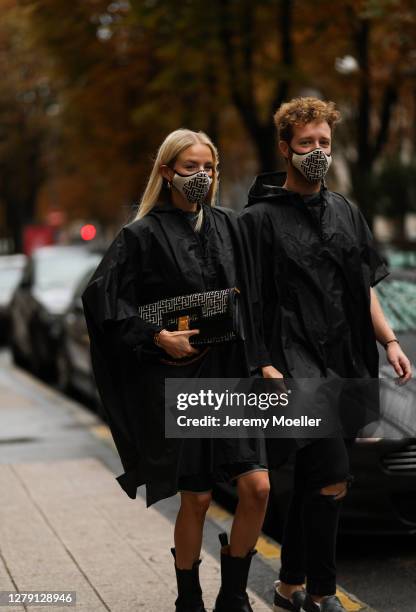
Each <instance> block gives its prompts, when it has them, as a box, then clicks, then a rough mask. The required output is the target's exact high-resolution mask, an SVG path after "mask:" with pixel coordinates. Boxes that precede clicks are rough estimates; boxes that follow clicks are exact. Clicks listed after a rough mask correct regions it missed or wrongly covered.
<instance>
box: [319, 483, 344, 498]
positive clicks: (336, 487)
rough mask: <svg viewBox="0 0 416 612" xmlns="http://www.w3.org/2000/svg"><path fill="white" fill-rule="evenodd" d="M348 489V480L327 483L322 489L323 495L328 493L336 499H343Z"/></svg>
mask: <svg viewBox="0 0 416 612" xmlns="http://www.w3.org/2000/svg"><path fill="white" fill-rule="evenodd" d="M347 491H348V483H347V481H346V480H344V481H342V482H337V483H335V484H330V485H327V486H326V487H322V489H321V490H320V494H321V495H328V496H330V497H332V499H334V500H340V499H343V498H344V497H345V496H346V494H347Z"/></svg>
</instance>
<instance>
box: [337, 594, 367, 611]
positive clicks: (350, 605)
mask: <svg viewBox="0 0 416 612" xmlns="http://www.w3.org/2000/svg"><path fill="white" fill-rule="evenodd" d="M337 596H338V597H339V599H340V601H341V603H342V605H343V606H344V608H345V609H346V610H347V612H359V610H364V609H365V608H363V606H362V604H361V603H360V602H358V601H355V600H354V599H351V597H349V596H348V595H346V593H343V592H342V591H340V590H339V589H337Z"/></svg>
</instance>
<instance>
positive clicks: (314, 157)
mask: <svg viewBox="0 0 416 612" xmlns="http://www.w3.org/2000/svg"><path fill="white" fill-rule="evenodd" d="M291 151H292V164H293V165H294V167H295V168H296V169H297V170H299V172H300V173H301V174H303V176H304V177H305V178H306V179H307V180H308V181H310V182H311V183H316V182H317V181H320V180H321V179H323V178H324V176H325V175H326V173H327V172H328V170H329V166H330V165H331V163H332V157H331V155H327V154H326V153H325V151H323V150H322V149H314V150H313V151H309V153H303V154H301V153H296V151H293V149H292V148H291Z"/></svg>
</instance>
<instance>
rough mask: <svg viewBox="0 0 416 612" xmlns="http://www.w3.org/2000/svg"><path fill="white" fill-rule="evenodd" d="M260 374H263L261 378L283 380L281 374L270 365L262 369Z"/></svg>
mask: <svg viewBox="0 0 416 612" xmlns="http://www.w3.org/2000/svg"><path fill="white" fill-rule="evenodd" d="M261 372H262V374H263V378H284V376H283V374H282V373H281V372H279V370H276V368H275V367H273V366H271V365H269V366H265V367H264V368H262V369H261Z"/></svg>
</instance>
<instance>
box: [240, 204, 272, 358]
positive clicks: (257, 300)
mask: <svg viewBox="0 0 416 612" xmlns="http://www.w3.org/2000/svg"><path fill="white" fill-rule="evenodd" d="M238 221H239V226H240V231H241V235H242V241H243V248H244V251H245V254H246V261H247V270H248V274H247V276H248V282H249V292H250V304H251V320H252V325H253V329H254V336H255V343H256V356H255V361H256V364H257V367H259V368H261V367H265V366H268V365H271V363H272V361H271V357H270V353H269V351H268V349H267V347H266V343H265V338H264V328H263V274H264V269H263V263H264V262H263V253H262V247H263V246H264V240H265V238H266V236H264V235H262V224H261V223H260V222H259V219H258V218H256V217H255V216H254V215H253V214H252V213H251V211H249V210H248V211H247V210H244V211H243V212H242V213H241V215H240V216H239V219H238Z"/></svg>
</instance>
